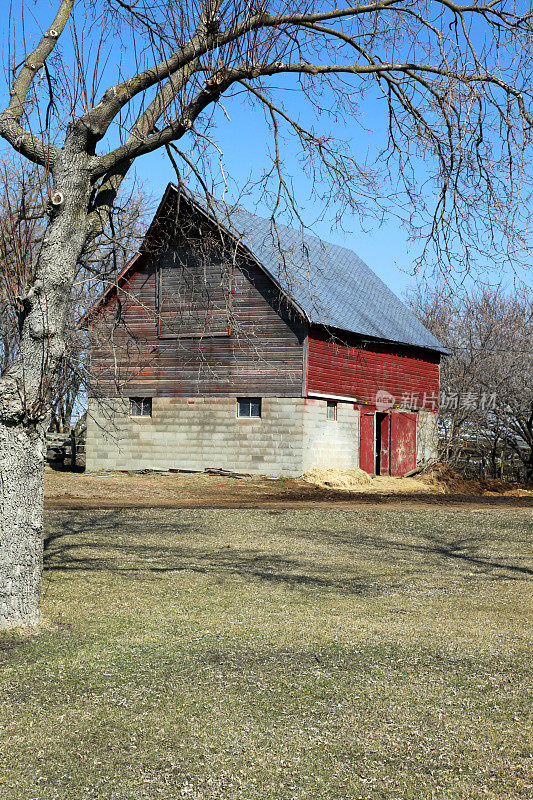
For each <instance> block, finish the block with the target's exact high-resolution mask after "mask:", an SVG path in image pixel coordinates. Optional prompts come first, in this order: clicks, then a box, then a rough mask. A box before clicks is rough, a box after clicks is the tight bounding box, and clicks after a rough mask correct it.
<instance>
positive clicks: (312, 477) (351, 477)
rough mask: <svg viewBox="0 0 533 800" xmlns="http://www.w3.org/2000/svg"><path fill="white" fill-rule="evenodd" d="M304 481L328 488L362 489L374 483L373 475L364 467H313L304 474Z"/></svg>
mask: <svg viewBox="0 0 533 800" xmlns="http://www.w3.org/2000/svg"><path fill="white" fill-rule="evenodd" d="M303 479H304V481H307V483H313V484H314V485H315V486H322V487H324V488H327V489H344V490H345V491H350V490H351V491H361V489H362V488H363V487H365V486H368V485H369V484H370V483H372V476H371V475H369V474H368V472H365V471H364V470H362V469H359V468H354V469H321V468H320V467H313V468H312V469H310V470H308V471H307V472H305V473H304V475H303Z"/></svg>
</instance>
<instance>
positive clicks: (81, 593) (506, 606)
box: [0, 508, 533, 800]
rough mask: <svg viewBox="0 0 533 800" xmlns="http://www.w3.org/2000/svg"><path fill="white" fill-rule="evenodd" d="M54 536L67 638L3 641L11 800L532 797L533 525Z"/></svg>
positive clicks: (223, 516) (52, 573)
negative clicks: (530, 559)
mask: <svg viewBox="0 0 533 800" xmlns="http://www.w3.org/2000/svg"><path fill="white" fill-rule="evenodd" d="M46 527H47V541H46V554H45V555H46V571H45V579H44V587H43V589H44V611H45V615H46V616H47V617H48V618H49V619H50V620H52V621H53V622H54V623H56V625H55V627H54V628H50V630H48V631H45V632H44V633H42V634H41V635H39V636H33V637H29V638H28V637H23V636H21V634H17V633H10V634H3V635H2V636H1V637H0V798H1V800H33V798H35V800H37V799H38V800H56V799H57V800H66V799H67V798H69V799H72V798H74V799H76V800H77V799H78V798H95V799H96V798H98V800H111V799H112V800H119V799H120V800H143V798H172V799H177V798H183V797H185V798H192V799H194V800H198V799H199V798H209V799H211V798H213V799H214V798H221V799H222V798H224V800H233V799H234V798H243V799H245V800H258V799H259V798H261V800H293V799H294V800H300V798H306V799H307V798H308V799H309V800H311V799H312V800H322V798H338V799H339V800H341V799H342V800H347V798H365V800H368V799H369V798H376V799H377V798H379V800H408V799H411V798H417V799H420V800H433V799H434V800H437V799H438V800H441V799H444V798H446V800H460V799H461V798H464V799H465V800H475V798H483V799H484V800H486V798H501V800H504V799H505V800H511V798H530V797H531V796H532V794H531V792H532V787H531V780H530V777H531V773H529V775H528V768H530V767H531V752H532V747H531V739H528V736H529V733H530V731H529V726H528V710H529V707H530V702H531V696H530V695H529V696H528V688H529V686H528V679H529V678H530V675H531V672H530V660H531V647H530V645H531V637H530V634H531V628H530V625H529V624H528V622H529V623H530V621H531V597H532V595H531V585H532V584H531V577H532V573H531V570H530V569H528V567H529V568H530V567H531V563H528V561H527V558H526V557H527V556H528V555H529V554H530V552H531V550H530V540H531V538H530V537H531V532H532V527H533V526H532V520H531V512H528V511H512V510H507V511H487V510H477V511H476V510H466V509H462V510H457V509H448V510H447V509H442V508H440V509H427V510H416V509H406V510H397V509H389V510H379V509H378V510H374V509H371V508H370V509H363V510H358V511H339V510H330V511H328V510H319V511H288V512H269V511H247V510H245V511H242V510H223V511H207V510H198V511H186V510H183V511H162V510H159V511H157V510H153V511H135V512H132V511H101V512H83V513H79V512H76V513H73V512H66V511H61V512H53V513H49V514H48V515H47V526H46ZM528 618H529V619H528ZM528 778H529V780H528Z"/></svg>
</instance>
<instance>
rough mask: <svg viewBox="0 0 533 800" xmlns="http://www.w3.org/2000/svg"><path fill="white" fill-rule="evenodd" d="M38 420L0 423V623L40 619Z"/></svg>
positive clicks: (41, 459) (41, 450) (41, 455)
mask: <svg viewBox="0 0 533 800" xmlns="http://www.w3.org/2000/svg"><path fill="white" fill-rule="evenodd" d="M45 447H46V445H45V438H44V425H5V424H2V423H0V629H2V628H10V627H15V626H19V625H20V626H29V625H36V624H37V623H38V622H39V619H40V608H39V600H40V583H41V571H42V561H43V473H44V463H45V454H46V450H45Z"/></svg>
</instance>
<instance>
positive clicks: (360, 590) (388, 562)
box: [44, 509, 533, 595]
mask: <svg viewBox="0 0 533 800" xmlns="http://www.w3.org/2000/svg"><path fill="white" fill-rule="evenodd" d="M364 525H365V523H362V524H361V528H363V531H364ZM275 527H276V529H277V530H279V528H278V525H277V524H276V525H275ZM363 531H361V530H358V529H354V530H353V533H352V532H347V531H341V532H339V533H338V534H336V533H334V532H332V530H331V529H329V530H328V529H319V530H314V531H312V532H305V531H303V530H302V529H296V528H294V527H291V525H289V524H288V522H287V527H284V529H283V533H284V534H286V535H287V536H288V537H294V539H295V540H298V539H300V540H301V539H302V537H303V538H304V539H308V540H309V541H310V548H309V558H302V557H299V558H290V557H286V556H282V555H277V554H276V553H274V552H273V553H265V552H264V549H261V550H259V549H253V548H249V549H248V548H246V549H244V548H234V547H232V546H231V545H226V546H222V547H220V546H218V547H217V540H216V539H213V538H212V537H210V536H209V537H207V536H206V535H205V532H204V531H203V530H202V527H201V523H200V522H199V523H198V526H196V525H192V524H190V523H186V522H184V521H180V520H179V516H178V517H174V520H173V521H171V522H170V521H169V522H160V521H158V520H154V519H151V518H150V517H149V516H147V515H146V512H143V513H142V516H141V514H139V515H136V514H131V513H129V514H128V515H127V516H125V515H124V512H123V511H121V510H119V509H117V510H112V511H106V512H99V513H96V514H91V513H86V514H83V515H80V516H78V517H77V518H70V519H68V520H66V519H64V518H63V515H61V517H60V518H59V519H58V520H57V524H56V525H55V527H54V529H53V530H52V531H51V532H49V533H48V534H47V535H46V536H45V542H44V562H45V570H47V571H56V572H57V571H62V572H72V571H76V570H88V571H107V572H113V573H123V574H127V575H131V576H135V575H138V576H139V577H144V576H148V575H150V574H151V575H154V576H157V575H158V574H164V573H168V572H179V571H184V570H187V571H190V572H197V573H201V574H214V575H218V576H220V577H222V576H224V575H225V576H227V575H238V576H241V577H244V578H248V579H257V580H260V581H264V582H270V583H273V584H284V585H287V586H289V587H297V586H302V587H308V588H313V589H324V590H327V589H330V590H331V589H333V590H337V591H340V592H343V593H350V594H361V595H367V594H380V593H381V592H383V591H385V590H386V589H388V590H390V589H391V588H393V587H395V586H399V585H401V584H403V583H404V582H405V581H406V580H409V581H410V582H412V581H413V580H416V579H417V577H418V578H422V577H425V578H427V577H428V573H431V572H433V573H435V575H437V574H438V573H439V572H440V573H441V574H442V573H445V572H446V571H448V570H449V569H450V567H451V566H452V565H454V564H455V565H456V566H463V567H464V569H465V571H468V570H471V569H472V568H474V567H475V568H476V570H477V572H476V575H477V576H478V577H479V576H483V577H485V578H487V579H489V580H512V579H515V580H524V579H529V578H530V576H532V575H533V570H532V569H529V568H528V567H526V566H523V565H522V564H521V563H516V560H514V561H511V560H506V559H503V560H502V559H497V558H493V557H491V556H490V555H485V554H482V553H481V552H480V550H481V547H483V548H484V549H485V550H486V549H487V547H488V546H490V542H488V541H487V539H486V538H483V537H479V536H477V537H475V536H472V537H461V538H460V539H454V540H453V541H447V540H446V537H445V536H444V534H439V533H438V532H435V533H432V532H431V533H430V532H427V531H423V530H421V531H420V532H419V533H418V534H417V537H416V541H409V539H411V538H412V532H410V533H409V534H406V537H405V541H402V539H401V532H400V531H399V532H398V533H399V534H400V535H398V534H397V538H395V539H394V538H389V537H387V536H385V535H383V534H379V533H376V534H368V533H365V532H363ZM176 535H178V536H179V537H180V538H182V539H185V540H187V539H188V540H190V541H191V544H188V543H187V542H186V541H185V542H184V543H183V544H172V545H169V544H168V540H169V537H171V536H172V537H175V536H176ZM154 536H160V542H158V543H157V544H152V543H148V542H146V543H143V537H145V538H147V537H149V538H151V539H152V541H153V538H154ZM448 538H449V537H448ZM206 540H207V542H206ZM203 541H204V542H206V544H205V545H204V546H202V545H203ZM313 542H314V543H316V544H320V545H321V546H323V545H324V544H326V545H328V547H329V548H331V549H332V553H331V554H332V555H333V559H330V563H324V561H323V557H322V556H319V557H317V558H313V545H312V543H313ZM335 549H337V552H338V555H339V559H338V566H336V564H335V561H336V559H335ZM518 560H519V561H521V559H518ZM358 561H364V562H365V566H366V568H365V570H364V571H363V570H358V569H357V565H358ZM369 561H370V562H371V563H372V564H373V566H374V568H372V569H370V570H369V569H368V564H369ZM332 562H333V563H332ZM400 562H401V570H400V571H401V576H400V575H399V574H398V570H397V569H395V568H397V567H398V565H399V563H400ZM391 567H392V569H391Z"/></svg>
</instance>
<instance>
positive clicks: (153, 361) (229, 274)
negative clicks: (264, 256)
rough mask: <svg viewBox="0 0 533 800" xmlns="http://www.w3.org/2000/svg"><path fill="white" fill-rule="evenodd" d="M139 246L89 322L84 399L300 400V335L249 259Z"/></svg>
mask: <svg viewBox="0 0 533 800" xmlns="http://www.w3.org/2000/svg"><path fill="white" fill-rule="evenodd" d="M147 241H148V243H147V245H146V246H145V249H144V252H143V253H142V255H141V256H140V257H139V259H138V260H137V263H136V265H135V268H134V269H133V270H132V271H131V274H130V275H129V277H127V279H126V280H124V281H123V283H122V286H121V289H120V290H119V293H118V297H117V295H116V293H113V294H111V295H110V296H109V298H108V300H107V302H106V304H105V306H104V307H102V309H101V310H100V312H99V313H98V314H96V316H94V318H93V321H92V337H93V344H92V350H91V376H92V377H91V391H92V393H93V394H98V395H100V396H110V397H112V396H116V395H117V394H120V393H122V394H125V395H126V396H128V395H129V396H147V397H148V396H153V397H180V396H181V397H190V396H194V395H224V394H230V395H245V396H255V395H258V396H278V397H283V396H286V397H299V396H301V389H302V380H303V343H304V340H305V326H304V324H303V323H302V322H301V321H300V320H299V319H298V318H297V316H296V314H295V312H293V311H292V310H291V309H290V308H289V306H288V303H287V301H286V300H285V298H284V297H283V296H282V295H281V294H280V292H279V290H278V289H277V288H276V286H275V285H274V284H273V282H272V281H271V280H270V279H269V278H268V277H267V276H266V275H265V274H264V273H263V272H262V271H261V270H260V269H259V268H258V267H257V266H256V265H255V263H254V262H253V260H252V259H249V258H247V257H246V255H245V254H244V253H240V254H238V256H237V258H236V259H235V258H234V256H235V253H233V257H232V258H230V256H229V254H227V253H223V254H222V255H221V254H220V253H219V254H218V255H217V253H216V247H215V248H213V246H212V240H211V244H210V245H209V253H208V256H209V257H206V251H205V248H204V249H203V252H202V255H201V257H196V254H195V249H194V243H191V242H190V241H189V242H188V243H187V244H186V245H185V244H184V243H183V242H177V243H176V244H175V245H173V246H167V247H162V246H161V245H160V244H159V245H156V243H155V241H156V240H155V239H154V237H152V240H151V245H150V240H149V239H148V240H147ZM200 250H202V247H201V245H200Z"/></svg>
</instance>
